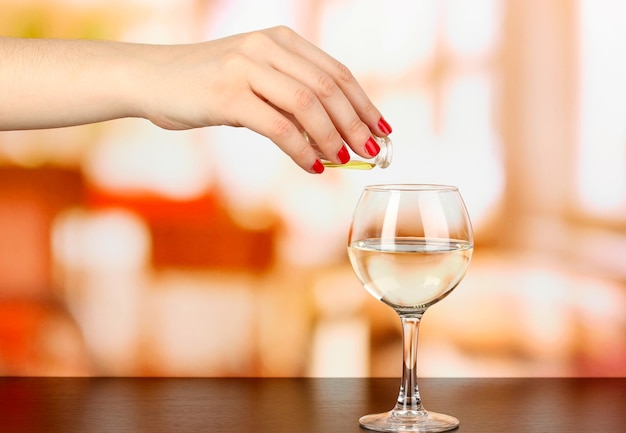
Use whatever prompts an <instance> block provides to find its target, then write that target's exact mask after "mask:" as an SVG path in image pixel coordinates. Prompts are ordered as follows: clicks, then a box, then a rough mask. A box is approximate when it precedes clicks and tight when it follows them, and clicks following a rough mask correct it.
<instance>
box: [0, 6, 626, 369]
mask: <svg viewBox="0 0 626 433" xmlns="http://www.w3.org/2000/svg"><path fill="white" fill-rule="evenodd" d="M0 9H1V11H2V12H1V13H0V35H3V36H24V37H66V38H100V39H116V40H124V41H134V42H147V43H164V44H171V43H188V42H196V41H201V40H207V39H214V38H218V37H222V36H227V35H230V34H233V33H239V32H244V31H251V30H256V29H260V28H265V27H269V26H274V25H278V24H284V25H288V26H290V27H292V28H293V29H295V30H296V31H298V32H299V33H300V34H301V35H303V36H304V37H306V38H307V39H309V40H310V41H312V42H314V43H316V44H318V45H320V46H321V47H322V48H324V49H325V50H326V51H328V52H329V53H330V54H331V55H333V56H335V57H336V58H338V59H339V60H341V61H342V62H343V63H345V64H346V65H347V66H348V67H349V68H350V69H351V70H352V72H353V73H354V74H355V75H356V76H357V78H358V79H359V80H360V82H361V83H362V85H363V86H364V87H365V89H366V90H367V92H368V93H369V95H370V96H371V98H372V99H373V101H374V102H375V103H376V104H377V105H378V107H379V108H380V109H381V111H382V112H383V113H384V116H385V118H386V119H387V120H388V121H389V123H390V124H391V125H392V127H393V128H394V132H393V134H392V139H393V142H394V146H395V150H394V152H395V159H394V162H393V164H392V165H391V167H390V168H388V169H386V170H380V169H375V170H372V171H369V172H363V171H348V170H331V169H327V170H326V172H325V173H324V174H323V175H322V176H313V175H309V174H306V173H304V172H303V171H302V170H301V169H299V168H298V167H296V166H295V164H293V163H292V162H291V160H290V159H289V158H288V157H287V156H285V155H284V154H283V153H282V152H281V151H280V150H279V149H278V148H277V147H276V146H275V145H273V144H272V143H271V142H270V141H269V140H267V139H265V138H264V137H261V136H258V135H255V134H253V133H251V132H249V131H246V130H243V129H233V128H219V127H217V128H209V129H204V130H196V131H185V132H168V131H163V130H160V129H158V128H157V127H155V126H153V125H152V124H150V123H149V122H147V121H143V120H138V119H131V120H119V121H113V122H108V123H103V124H97V125H91V126H84V127H76V128H67V129H58V130H42V131H22V132H0V374H4V375H119V376H127V375H133V376H143V375H152V376H398V375H399V374H400V369H401V340H400V326H399V320H398V318H397V316H396V315H395V313H394V312H393V311H392V310H391V309H389V308H388V307H386V306H385V305H383V304H382V303H380V302H378V301H376V300H375V299H373V298H371V297H370V296H369V295H368V294H367V293H366V291H365V290H364V289H362V287H361V286H360V284H359V283H358V281H357V280H356V277H355V276H354V274H353V272H352V269H351V268H350V266H349V263H348V260H347V255H346V249H345V247H346V240H347V231H348V227H349V224H350V218H351V213H352V210H353V208H354V206H355V204H356V201H357V199H358V197H359V194H360V192H361V189H362V187H363V186H364V185H366V184H371V183H382V182H385V183H386V182H425V183H450V184H455V185H457V186H459V188H460V190H461V192H462V194H463V196H464V198H465V201H466V203H467V205H468V208H469V210H470V214H471V215H472V219H473V223H474V228H475V234H476V250H475V256H474V260H473V262H472V265H471V267H470V270H469V272H468V274H467V276H466V278H465V279H464V281H463V282H462V283H461V284H460V286H459V287H458V288H457V289H456V290H455V292H454V293H453V294H452V296H450V297H448V298H446V300H445V302H442V303H440V304H438V305H435V306H434V307H432V309H431V310H429V311H428V312H427V314H426V315H425V320H424V322H423V324H422V329H421V334H420V374H421V375H422V376H625V375H626V47H625V45H624V41H626V26H624V25H623V22H624V18H626V3H624V2H621V1H619V0H615V1H610V0H603V1H592V0H570V1H568V0H551V1H544V0H473V1H471V2H470V1H462V0H429V1H428V0H417V1H413V0H406V1H401V0H387V1H385V2H380V1H373V0H368V1H364V0H359V1H357V0H298V1H295V0H293V1H289V0H264V1H262V2H259V1H253V0H175V1H174V0H123V1H122V0H0ZM207 97H210V95H207Z"/></svg>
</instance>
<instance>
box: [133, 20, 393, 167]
mask: <svg viewBox="0 0 626 433" xmlns="http://www.w3.org/2000/svg"><path fill="white" fill-rule="evenodd" d="M153 62H154V64H153V65H152V66H150V70H151V74H149V76H148V81H147V82H146V81H143V83H144V84H142V85H141V86H140V89H141V91H142V94H141V95H138V96H137V97H138V98H143V97H145V98H146V102H147V104H146V105H145V112H144V113H143V114H142V115H143V117H146V118H148V119H150V120H151V121H152V122H153V123H155V124H156V125H159V126H161V127H163V128H166V129H187V128H194V127H202V126H210V125H229V126H243V127H247V128H249V129H251V130H253V131H256V132H258V133H260V134H262V135H264V136H266V137H268V138H269V139H271V140H272V141H274V142H275V143H276V144H277V145H278V146H279V147H280V148H281V149H282V150H283V151H284V152H285V153H287V154H288V155H289V156H290V157H291V158H292V159H293V160H294V161H295V162H296V163H297V164H298V165H300V166H301V167H302V168H303V169H305V170H307V171H309V172H321V171H322V170H323V166H322V165H321V164H320V163H319V161H318V153H317V152H316V150H314V149H313V147H312V146H311V144H310V143H309V142H308V141H307V140H306V139H305V137H304V136H303V134H302V133H303V131H306V132H307V133H308V136H309V137H310V138H311V139H312V141H313V142H314V143H316V147H318V150H319V151H320V152H321V153H322V154H323V156H324V157H325V158H326V159H328V160H331V161H333V162H337V163H341V162H343V163H345V162H347V160H348V159H349V154H348V152H347V149H346V148H345V146H344V141H345V143H347V144H348V145H349V146H350V147H351V148H352V150H353V151H354V152H355V153H356V154H358V155H360V156H362V157H365V158H371V157H372V156H375V155H376V154H377V153H378V150H379V149H378V147H377V145H376V144H375V142H373V140H372V139H371V136H372V133H374V134H376V135H379V136H384V135H387V134H389V133H390V132H391V128H390V127H389V125H388V124H387V122H385V120H384V119H383V117H382V115H381V113H380V112H379V111H378V109H377V108H376V107H375V106H374V105H373V104H372V102H371V101H370V100H369V98H368V97H367V95H366V94H365V92H364V91H363V89H362V88H361V86H360V85H359V83H358V82H357V81H356V80H355V79H354V77H353V75H352V73H351V72H350V71H349V70H348V68H346V67H345V66H344V65H343V64H341V63H339V62H338V61H337V60H335V59H333V58H332V57H330V56H329V55H328V54H326V53H325V52H324V51H322V50H321V49H319V48H317V47H316V46H314V45H312V44H311V43H309V42H307V41H306V40H305V39H303V38H302V37H300V36H299V35H298V34H296V33H295V32H294V31H292V30H291V29H289V28H287V27H275V28H271V29H267V30H262V31H256V32H252V33H246V34H240V35H235V36H231V37H227V38H224V39H218V40H214V41H211V42H206V43H202V44H195V45H178V46H161V47H158V49H157V55H156V57H153ZM138 79H139V78H138ZM146 85H148V86H150V87H149V88H146V87H145V86H146Z"/></svg>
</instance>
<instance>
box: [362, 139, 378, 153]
mask: <svg viewBox="0 0 626 433" xmlns="http://www.w3.org/2000/svg"><path fill="white" fill-rule="evenodd" d="M365 150H366V151H367V153H369V154H370V155H371V156H376V155H378V152H380V146H379V145H378V143H376V141H375V140H374V139H373V138H372V137H370V139H369V140H367V143H365Z"/></svg>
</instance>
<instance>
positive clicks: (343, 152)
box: [337, 146, 350, 164]
mask: <svg viewBox="0 0 626 433" xmlns="http://www.w3.org/2000/svg"><path fill="white" fill-rule="evenodd" d="M337 158H339V161H341V163H342V164H346V163H347V162H348V161H350V154H349V153H348V149H346V146H341V149H339V152H337Z"/></svg>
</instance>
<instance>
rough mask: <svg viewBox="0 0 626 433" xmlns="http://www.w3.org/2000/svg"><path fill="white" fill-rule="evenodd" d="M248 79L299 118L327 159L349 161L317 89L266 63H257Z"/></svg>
mask: <svg viewBox="0 0 626 433" xmlns="http://www.w3.org/2000/svg"><path fill="white" fill-rule="evenodd" d="M248 79H249V83H250V85H251V87H252V90H253V91H254V93H256V94H257V95H259V96H260V97H262V98H264V99H267V100H268V101H269V102H271V104H273V105H274V106H276V107H277V108H278V109H280V110H282V111H284V112H286V113H289V114H290V115H291V116H293V117H294V118H295V119H296V121H297V123H298V124H300V125H301V126H302V129H304V130H306V131H307V132H308V134H309V135H310V136H311V137H312V138H313V140H314V141H315V143H316V144H317V145H318V146H319V149H320V150H321V152H322V153H323V154H324V156H325V157H326V159H328V160H330V161H333V162H335V163H345V162H347V159H349V155H348V154H347V150H346V149H345V147H344V142H343V139H342V137H341V134H340V132H339V131H338V130H337V128H336V127H335V124H334V123H333V121H332V119H331V118H330V116H329V113H328V112H327V111H326V109H325V107H324V105H323V104H322V103H321V101H320V100H319V99H318V97H317V95H316V94H315V92H313V91H312V90H311V89H310V88H309V87H308V86H306V85H305V84H303V83H302V82H300V81H297V80H295V79H293V78H292V77H290V76H288V75H286V74H284V73H282V72H280V71H278V70H276V69H274V68H272V67H270V66H267V67H264V66H262V65H261V66H259V65H257V67H255V68H254V72H252V73H250V75H249V77H248ZM292 124H293V123H292ZM346 158H347V159H346Z"/></svg>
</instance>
